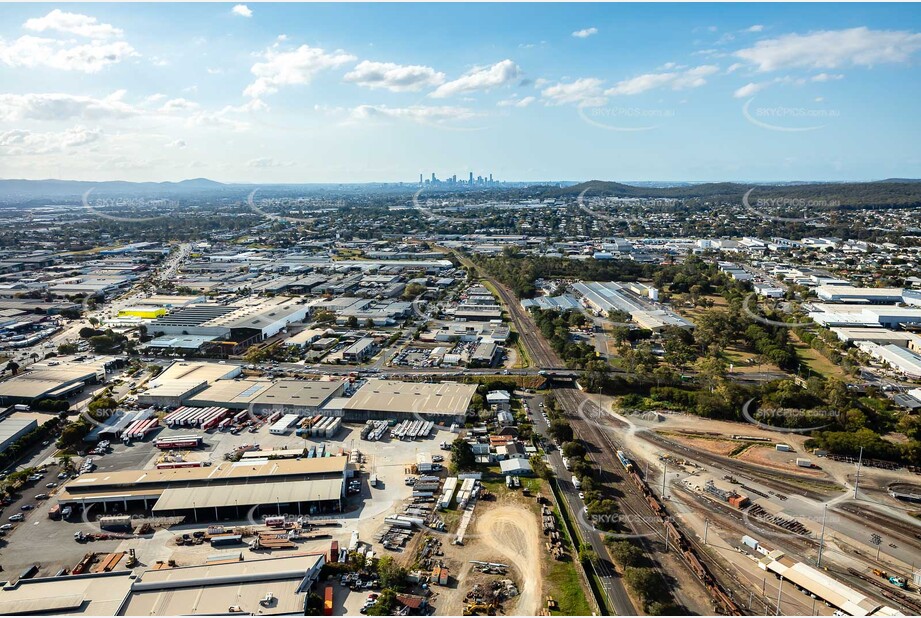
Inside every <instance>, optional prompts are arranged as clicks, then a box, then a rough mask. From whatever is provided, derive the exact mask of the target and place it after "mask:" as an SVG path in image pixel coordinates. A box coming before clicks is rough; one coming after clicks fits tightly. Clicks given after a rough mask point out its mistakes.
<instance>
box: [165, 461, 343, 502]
mask: <svg viewBox="0 0 921 618" xmlns="http://www.w3.org/2000/svg"><path fill="white" fill-rule="evenodd" d="M323 459H327V458H325V457H324V458H323ZM341 496H342V478H341V477H340V478H334V479H312V480H303V481H281V482H277V483H273V482H269V483H234V484H231V485H225V484H220V485H205V486H200V485H196V486H194V487H175V488H174V487H170V488H167V489H165V490H164V491H163V493H162V494H161V495H160V499H159V500H157V503H156V504H155V505H154V507H153V512H154V513H157V512H164V511H183V510H187V509H192V508H197V509H200V508H214V507H223V506H234V505H240V506H252V505H254V504H292V503H295V502H311V501H313V500H338V499H339V498H340V497H341Z"/></svg>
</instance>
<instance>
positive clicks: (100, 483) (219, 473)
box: [65, 457, 348, 494]
mask: <svg viewBox="0 0 921 618" xmlns="http://www.w3.org/2000/svg"><path fill="white" fill-rule="evenodd" d="M347 462H348V457H320V458H313V459H299V460H298V459H280V460H272V461H268V462H264V463H259V464H254V463H245V462H238V463H222V464H219V465H217V466H209V467H205V468H168V469H164V470H123V471H120V472H103V471H100V472H95V473H88V474H82V475H80V476H79V477H77V478H75V479H74V480H72V481H70V482H69V483H67V485H65V489H66V490H67V491H69V492H70V493H72V494H76V493H84V492H85V491H96V490H100V489H103V488H111V489H114V488H116V487H124V486H133V485H144V484H173V483H202V482H209V481H217V480H234V479H256V478H261V477H271V476H298V475H303V476H308V475H314V474H316V475H319V474H333V473H336V474H342V472H343V471H344V470H345V466H346V463H347Z"/></svg>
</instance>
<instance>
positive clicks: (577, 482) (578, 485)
mask: <svg viewBox="0 0 921 618" xmlns="http://www.w3.org/2000/svg"><path fill="white" fill-rule="evenodd" d="M572 484H573V486H574V487H575V488H576V489H581V488H582V481H580V480H579V477H578V476H576V475H575V474H573V475H572Z"/></svg>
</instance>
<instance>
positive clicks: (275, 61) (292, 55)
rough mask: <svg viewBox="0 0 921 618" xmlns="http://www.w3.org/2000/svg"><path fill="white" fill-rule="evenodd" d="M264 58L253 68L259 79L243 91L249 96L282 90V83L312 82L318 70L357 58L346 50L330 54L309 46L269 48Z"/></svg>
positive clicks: (289, 84) (301, 83)
mask: <svg viewBox="0 0 921 618" xmlns="http://www.w3.org/2000/svg"><path fill="white" fill-rule="evenodd" d="M263 57H264V59H265V62H257V63H256V64H254V65H253V66H252V68H251V69H250V71H251V72H252V74H253V75H255V76H256V81H254V82H253V83H251V84H250V85H249V86H247V87H246V89H245V90H244V91H243V94H245V95H247V96H250V97H259V96H262V95H266V94H273V93H275V92H278V89H279V88H280V87H282V86H292V85H304V84H309V83H310V80H311V79H313V77H314V76H315V75H316V74H317V73H320V72H321V71H326V70H329V69H335V68H338V67H340V66H342V65H344V64H347V63H349V62H354V61H355V60H357V58H355V56H352V55H350V54H347V53H345V52H344V51H342V50H337V51H334V52H332V53H327V52H326V51H324V50H323V49H320V48H319V47H310V46H309V45H301V46H300V47H298V48H297V49H295V50H292V51H283V52H280V51H278V50H277V49H276V48H274V47H273V48H269V49H267V50H266V51H265V53H264V54H263Z"/></svg>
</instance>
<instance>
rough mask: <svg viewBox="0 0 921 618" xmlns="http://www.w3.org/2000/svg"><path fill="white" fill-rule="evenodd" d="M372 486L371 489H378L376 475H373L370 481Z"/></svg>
mask: <svg viewBox="0 0 921 618" xmlns="http://www.w3.org/2000/svg"><path fill="white" fill-rule="evenodd" d="M368 482H369V483H370V484H371V487H375V488H376V487H377V483H378V479H377V475H376V474H372V475H371V478H370V479H369V481H368Z"/></svg>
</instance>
